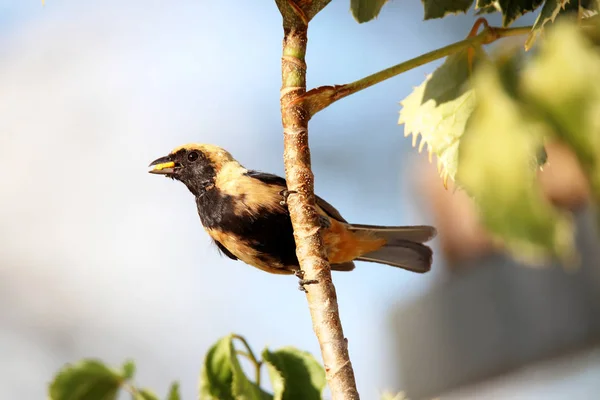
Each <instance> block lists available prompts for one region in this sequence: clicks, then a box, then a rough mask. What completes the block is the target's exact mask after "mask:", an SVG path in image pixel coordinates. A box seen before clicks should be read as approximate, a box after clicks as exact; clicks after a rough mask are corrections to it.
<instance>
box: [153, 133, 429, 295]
mask: <svg viewBox="0 0 600 400" xmlns="http://www.w3.org/2000/svg"><path fill="white" fill-rule="evenodd" d="M149 168H150V169H149V171H148V172H150V173H152V174H162V175H166V176H167V177H169V178H173V179H176V180H178V181H180V182H182V183H184V184H185V185H186V186H187V188H188V189H189V190H190V192H192V194H193V195H194V196H195V198H196V206H197V208H198V214H199V216H200V221H201V222H202V225H203V226H204V228H205V229H206V231H207V232H208V234H209V235H210V237H211V238H212V239H213V240H214V242H215V243H216V245H217V246H218V248H219V249H220V250H221V251H222V252H223V253H224V254H225V255H227V256H228V257H229V258H231V259H233V260H241V261H243V262H245V263H246V264H249V265H252V266H254V267H256V268H259V269H261V270H263V271H266V272H270V273H273V274H296V275H297V276H299V277H300V278H302V277H301V273H300V274H299V273H298V272H299V270H300V268H299V265H298V258H297V257H296V244H295V241H294V236H293V230H292V222H291V220H290V216H289V213H288V210H287V204H286V201H285V200H287V197H286V196H287V195H288V193H289V192H288V191H287V185H286V181H285V179H284V178H281V177H279V176H276V175H272V174H267V173H263V172H258V171H253V170H248V169H246V168H244V167H243V166H242V165H240V164H239V163H238V162H237V161H236V160H235V159H234V158H233V157H232V156H231V154H229V153H228V152H227V151H225V150H224V149H222V148H220V147H217V146H214V145H209V144H186V145H184V146H181V147H178V148H176V149H174V150H173V151H172V152H171V153H170V154H169V155H168V156H166V157H161V158H159V159H157V160H155V161H153V162H152V163H151V164H150V166H149ZM316 205H317V211H318V213H319V215H320V217H321V221H322V237H323V242H324V245H325V248H326V250H327V256H328V258H329V262H330V264H331V269H332V270H336V271H351V270H353V269H354V263H353V261H354V260H358V261H369V262H374V263H380V264H387V265H392V266H394V267H399V268H404V269H407V270H409V271H413V272H421V273H422V272H427V271H429V269H430V268H431V261H432V251H431V249H430V248H429V247H427V246H426V245H424V244H423V243H424V242H427V241H428V240H430V239H432V238H433V237H434V236H435V234H436V231H435V228H433V227H431V226H374V225H358V224H350V223H348V222H347V221H346V220H345V219H344V218H343V217H342V216H341V215H340V213H339V212H338V211H337V210H336V209H335V208H334V207H333V206H331V205H330V204H329V203H327V202H326V201H325V200H323V199H322V198H320V197H318V196H317V197H316ZM301 283H302V279H301ZM304 283H307V282H304ZM308 283H310V282H308Z"/></svg>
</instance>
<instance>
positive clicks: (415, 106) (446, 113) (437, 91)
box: [398, 50, 482, 180]
mask: <svg viewBox="0 0 600 400" xmlns="http://www.w3.org/2000/svg"><path fill="white" fill-rule="evenodd" d="M481 55H482V53H480V54H479V57H481ZM468 79H469V67H468V59H467V51H466V50H463V51H461V52H458V53H456V54H453V55H451V56H449V57H448V58H446V60H445V61H444V63H443V64H442V65H441V66H440V67H439V68H438V69H436V70H435V71H434V72H433V74H430V75H429V76H428V77H427V78H426V79H425V81H424V82H423V83H422V84H421V85H420V86H418V87H416V88H415V89H414V90H413V92H412V93H411V94H410V95H408V96H407V97H406V98H405V99H404V100H402V101H401V102H400V104H401V105H402V110H401V111H400V118H399V120H398V123H399V124H404V136H408V135H411V134H412V135H413V137H412V142H413V146H415V145H416V143H417V139H418V137H419V135H421V143H420V145H419V152H421V150H422V149H423V147H425V146H427V148H428V151H429V157H430V159H431V155H432V153H434V154H436V156H437V165H438V170H439V171H440V173H441V176H442V177H443V178H444V180H446V179H447V178H448V177H450V178H451V179H454V177H455V175H456V167H457V161H458V144H459V141H460V138H461V136H462V134H463V132H464V130H465V126H466V123H467V120H468V119H469V117H470V116H471V113H472V112H473V109H474V107H475V95H474V92H473V90H471V89H470V87H469V85H468Z"/></svg>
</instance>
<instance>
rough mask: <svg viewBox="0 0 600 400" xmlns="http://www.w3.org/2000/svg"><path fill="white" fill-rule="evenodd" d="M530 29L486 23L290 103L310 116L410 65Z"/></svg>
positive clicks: (391, 76) (433, 59)
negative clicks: (465, 35)
mask: <svg viewBox="0 0 600 400" xmlns="http://www.w3.org/2000/svg"><path fill="white" fill-rule="evenodd" d="M529 32H531V26H525V27H518V28H495V27H491V26H488V27H486V28H485V29H484V30H483V31H482V32H481V33H479V34H478V35H475V36H472V37H469V38H467V39H465V40H461V41H460V42H456V43H453V44H451V45H448V46H445V47H442V48H439V49H437V50H433V51H431V52H429V53H425V54H423V55H420V56H418V57H415V58H413V59H410V60H408V61H404V62H402V63H400V64H397V65H394V66H393V67H390V68H387V69H384V70H383V71H379V72H376V73H374V74H372V75H369V76H367V77H365V78H362V79H359V80H357V81H355V82H352V83H347V84H345V85H334V86H321V87H318V88H314V89H311V90H310V91H308V92H307V93H305V94H304V95H303V96H299V97H297V98H295V99H293V100H292V103H291V104H290V105H291V106H294V105H297V104H300V103H304V105H305V108H306V110H307V111H308V115H309V116H310V117H312V116H313V115H315V114H316V113H318V112H319V111H321V110H323V109H324V108H326V107H328V106H329V105H331V104H332V103H334V102H336V101H338V100H340V99H343V98H344V97H346V96H349V95H351V94H354V93H356V92H359V91H361V90H364V89H366V88H368V87H371V86H373V85H376V84H378V83H380V82H383V81H385V80H387V79H390V78H393V77H394V76H396V75H399V74H401V73H403V72H406V71H409V70H411V69H413V68H417V67H420V66H421V65H424V64H427V63H430V62H432V61H435V60H439V59H440V58H444V57H446V56H449V55H451V54H454V53H457V52H459V51H461V50H464V49H466V48H470V47H477V46H481V45H484V44H489V43H492V42H494V41H495V40H497V39H499V38H501V37H508V36H517V35H524V34H527V33H529Z"/></svg>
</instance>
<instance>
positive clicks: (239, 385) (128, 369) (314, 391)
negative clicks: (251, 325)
mask: <svg viewBox="0 0 600 400" xmlns="http://www.w3.org/2000/svg"><path fill="white" fill-rule="evenodd" d="M236 340H237V341H238V342H241V343H242V344H243V346H244V347H245V350H237V349H236V347H235V343H234V342H235V341H236ZM240 357H245V358H247V359H248V360H250V361H251V363H252V365H253V367H254V368H255V371H254V372H255V377H256V379H255V381H251V380H250V379H248V377H247V376H246V374H245V373H244V371H243V369H242V366H241V364H240ZM262 357H263V359H262V360H257V359H256V358H255V356H254V352H253V351H252V349H251V348H250V346H249V345H248V343H247V342H246V340H245V339H244V338H243V337H242V336H239V335H234V334H231V335H228V336H225V337H223V338H221V339H219V340H218V341H217V342H216V343H215V344H214V345H213V346H212V347H211V348H210V349H209V351H208V353H207V354H206V357H205V359H204V365H203V367H202V373H201V375H200V392H199V399H201V400H204V399H206V400H209V399H210V400H212V399H214V400H227V399H232V400H233V399H235V400H253V399H260V400H267V399H272V400H301V399H302V400H311V399H312V400H319V399H321V398H322V393H323V389H324V388H325V383H326V381H325V370H324V369H323V367H322V366H321V365H320V364H319V362H318V361H317V360H315V358H314V357H313V356H312V355H311V354H310V353H307V352H305V351H301V350H298V349H295V348H293V347H284V348H282V349H279V350H275V351H271V350H269V349H264V351H263V353H262ZM262 365H265V366H266V367H267V370H268V372H269V377H270V379H271V386H272V387H273V390H274V394H271V393H269V392H267V391H265V390H263V389H262V388H261V387H260V373H261V366H262ZM134 375H135V364H134V363H133V362H132V361H127V362H125V364H124V365H123V367H121V368H120V369H119V370H117V369H113V368H111V367H109V366H107V365H105V364H104V363H102V362H100V361H97V360H83V361H80V362H79V363H77V364H74V365H66V366H65V367H64V368H63V369H62V370H61V371H59V372H58V374H57V375H56V376H55V377H54V380H53V381H52V382H51V383H50V386H49V390H48V392H49V394H48V395H49V400H116V399H118V398H119V394H120V392H121V391H122V390H124V391H125V392H128V393H129V394H130V395H131V398H132V399H133V400H158V399H159V397H158V396H156V395H155V394H154V393H153V392H152V391H151V390H149V389H145V388H138V387H136V386H135V385H134V384H133V383H131V380H132V379H133V377H134ZM180 398H181V397H180V395H179V385H178V384H177V383H174V384H173V385H172V386H171V388H170V390H169V393H168V394H167V397H166V399H167V400H179V399H180Z"/></svg>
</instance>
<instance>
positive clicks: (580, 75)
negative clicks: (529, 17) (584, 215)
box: [523, 22, 600, 205]
mask: <svg viewBox="0 0 600 400" xmlns="http://www.w3.org/2000/svg"><path fill="white" fill-rule="evenodd" d="M586 33H587V34H588V35H590V36H592V37H595V38H596V39H597V38H598V37H600V26H596V27H595V29H593V30H592V29H589V30H588V31H586ZM523 91H524V93H525V94H526V96H527V98H528V99H530V100H531V101H532V103H534V104H535V105H536V106H537V107H538V109H539V110H540V112H541V113H542V115H543V117H544V118H545V120H546V121H548V122H550V123H551V124H552V126H553V127H554V130H555V132H556V134H557V135H558V137H559V138H560V139H561V140H563V141H564V142H565V143H567V144H568V145H569V147H571V149H572V150H573V151H574V152H575V154H576V155H577V158H578V160H579V162H580V164H581V165H582V167H583V169H584V171H585V172H586V174H587V176H588V178H589V180H590V186H591V189H592V193H593V195H594V198H595V199H596V203H597V204H598V205H600V49H599V48H598V47H597V46H596V45H595V44H594V43H592V42H590V41H589V39H587V38H586V37H585V36H584V34H583V32H582V31H581V30H580V29H579V28H578V27H577V26H576V25H575V24H573V23H571V22H562V23H557V24H556V26H555V27H554V28H553V29H552V30H551V31H550V32H549V34H548V38H547V39H546V40H545V41H544V42H543V43H542V45H541V49H540V52H539V53H538V54H537V56H536V57H534V59H533V60H532V62H531V63H530V64H529V65H528V66H527V68H526V69H525V71H524V72H523Z"/></svg>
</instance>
